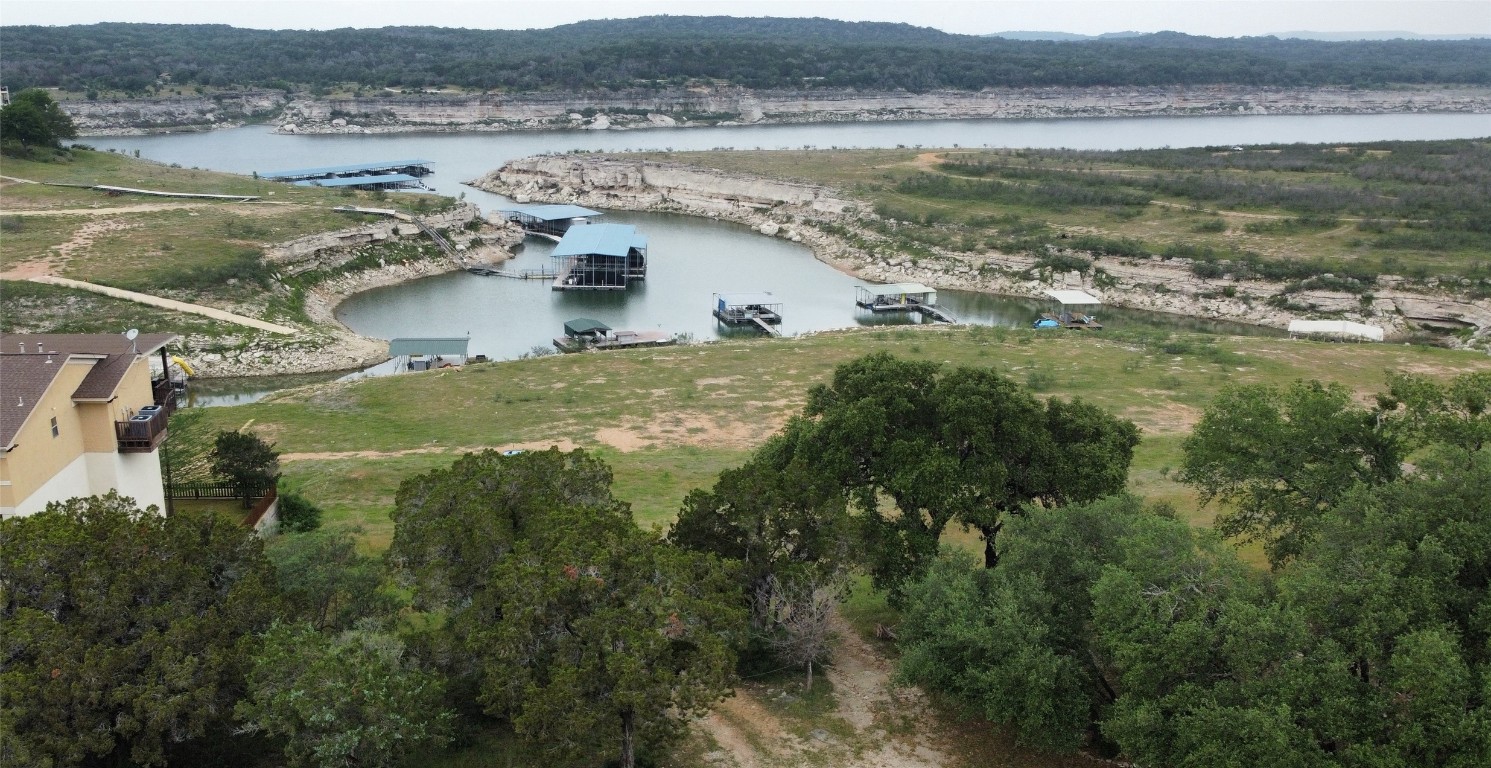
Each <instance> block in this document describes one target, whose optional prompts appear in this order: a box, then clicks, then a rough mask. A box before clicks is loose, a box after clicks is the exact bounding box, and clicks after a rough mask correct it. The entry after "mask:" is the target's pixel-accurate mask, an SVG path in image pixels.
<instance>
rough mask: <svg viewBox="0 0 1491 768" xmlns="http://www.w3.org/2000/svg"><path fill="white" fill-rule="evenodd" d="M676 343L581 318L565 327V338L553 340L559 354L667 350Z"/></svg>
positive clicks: (658, 334)
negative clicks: (663, 348)
mask: <svg viewBox="0 0 1491 768" xmlns="http://www.w3.org/2000/svg"><path fill="white" fill-rule="evenodd" d="M675 343H677V342H676V340H675V339H674V338H673V337H672V336H669V335H668V334H667V333H664V332H663V331H617V330H612V328H611V327H610V326H608V325H606V324H605V323H603V322H601V321H599V320H592V319H590V318H588V317H580V318H576V319H574V320H570V321H569V322H567V323H565V324H564V335H563V336H557V337H555V338H554V346H555V347H556V348H558V349H559V351H560V352H588V351H591V350H596V351H600V350H607V349H636V348H638V347H666V346H670V345H672V344H675Z"/></svg>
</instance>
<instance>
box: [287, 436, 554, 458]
mask: <svg viewBox="0 0 1491 768" xmlns="http://www.w3.org/2000/svg"><path fill="white" fill-rule="evenodd" d="M578 447H579V446H577V445H575V444H574V443H572V442H570V441H568V440H558V441H554V442H547V443H506V444H504V445H464V446H457V445H427V446H424V447H422V448H405V449H403V450H398V451H311V452H305V453H282V454H280V461H335V460H337V459H387V458H392V457H394V456H410V455H415V454H421V453H477V452H480V451H485V450H495V451H547V450H548V449H550V448H558V449H559V450H561V451H566V452H568V451H573V450H575V449H576V448H578Z"/></svg>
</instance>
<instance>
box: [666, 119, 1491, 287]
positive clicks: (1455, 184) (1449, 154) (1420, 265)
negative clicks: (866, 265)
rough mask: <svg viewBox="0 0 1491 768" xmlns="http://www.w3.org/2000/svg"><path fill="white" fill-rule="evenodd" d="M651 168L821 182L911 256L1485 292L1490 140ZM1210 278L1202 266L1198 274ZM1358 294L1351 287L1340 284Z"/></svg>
mask: <svg viewBox="0 0 1491 768" xmlns="http://www.w3.org/2000/svg"><path fill="white" fill-rule="evenodd" d="M648 157H649V158H650V159H655V160H659V161H665V162H681V163H687V164H694V165H700V166H704V167H709V168H719V169H723V170H729V171H738V172H743V173H751V174H757V175H764V176H773V177H785V178H793V179H798V180H801V181H806V182H810V183H817V184H827V185H831V186H835V187H837V188H840V189H843V190H845V191H846V192H848V193H850V194H852V195H854V196H856V197H859V198H861V199H867V200H869V201H871V202H872V203H873V204H874V207H875V210H876V211H877V212H878V213H880V214H881V215H882V216H883V217H887V218H893V219H896V220H897V221H898V222H900V223H899V224H898V226H897V228H896V231H895V237H896V239H897V240H898V241H901V242H900V245H901V246H902V247H903V248H904V249H905V250H907V251H908V252H912V253H914V252H915V251H916V249H917V246H918V245H920V246H923V247H925V246H937V247H940V248H943V249H945V250H949V251H952V252H965V253H970V254H974V253H978V252H981V251H983V250H988V249H994V250H1002V251H1005V252H1030V253H1035V254H1040V253H1043V252H1044V251H1045V246H1046V245H1047V244H1051V245H1055V246H1058V247H1076V248H1078V249H1079V250H1080V249H1082V248H1081V246H1079V245H1074V242H1073V238H1084V237H1085V238H1090V239H1091V241H1092V242H1093V243H1094V244H1096V245H1097V246H1098V248H1099V249H1106V250H1109V251H1111V252H1113V253H1114V254H1115V255H1119V254H1121V253H1122V252H1124V251H1131V252H1133V253H1138V254H1158V255H1165V256H1182V257H1186V258H1194V259H1197V260H1199V261H1204V262H1218V261H1223V260H1226V261H1231V262H1234V263H1237V264H1248V265H1249V268H1250V269H1251V271H1252V272H1254V273H1258V274H1260V275H1261V276H1266V277H1270V278H1276V279H1281V280H1305V279H1310V278H1312V277H1315V278H1318V277H1320V276H1322V275H1325V274H1331V275H1332V279H1334V278H1338V277H1340V276H1341V274H1340V273H1344V274H1346V275H1350V276H1353V277H1358V278H1360V282H1361V283H1362V285H1360V286H1356V288H1357V290H1359V291H1364V290H1366V289H1367V288H1369V287H1370V285H1371V283H1372V281H1373V279H1375V276H1376V275H1379V274H1396V275H1400V276H1406V277H1408V278H1409V279H1410V280H1414V281H1421V282H1422V281H1427V280H1429V279H1430V278H1434V277H1445V276H1454V277H1456V278H1466V279H1470V280H1472V281H1473V283H1474V286H1473V287H1472V289H1471V290H1472V292H1473V293H1476V294H1477V295H1488V294H1491V264H1488V263H1487V259H1486V256H1487V254H1488V253H1491V231H1488V230H1487V228H1486V226H1485V222H1486V221H1488V220H1491V201H1488V200H1487V198H1486V197H1485V194H1484V185H1485V183H1486V179H1487V178H1491V144H1488V143H1487V142H1485V141H1473V140H1471V141H1446V142H1379V143H1374V144H1362V145H1350V146H1336V145H1330V146H1325V145H1280V146H1270V147H1250V148H1248V149H1246V150H1244V151H1240V152H1239V151H1232V150H1231V149H1230V148H1210V149H1208V148H1197V149H1185V150H1168V149H1166V150H1146V151H1125V152H1096V151H1082V152H1079V151H1062V150H975V149H937V150H923V149H921V148H914V149H910V148H902V149H896V150H889V149H877V150H794V151H769V152H762V151H757V152H680V153H667V154H663V153H654V154H651V155H648ZM1198 269H1200V268H1198ZM1333 287H1343V288H1347V289H1350V288H1351V286H1349V285H1347V284H1344V283H1343V284H1340V285H1339V286H1333Z"/></svg>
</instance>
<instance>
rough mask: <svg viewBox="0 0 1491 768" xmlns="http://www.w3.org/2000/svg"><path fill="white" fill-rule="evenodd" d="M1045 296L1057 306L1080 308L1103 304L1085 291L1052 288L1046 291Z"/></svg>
mask: <svg viewBox="0 0 1491 768" xmlns="http://www.w3.org/2000/svg"><path fill="white" fill-rule="evenodd" d="M1046 295H1047V296H1049V297H1051V298H1053V299H1055V300H1056V302H1057V303H1058V304H1061V305H1062V306H1067V305H1077V306H1080V305H1084V304H1085V305H1100V304H1102V303H1103V300H1102V299H1099V298H1098V297H1096V296H1094V295H1092V294H1090V293H1088V292H1087V291H1074V290H1062V289H1055V288H1053V289H1049V290H1047V291H1046Z"/></svg>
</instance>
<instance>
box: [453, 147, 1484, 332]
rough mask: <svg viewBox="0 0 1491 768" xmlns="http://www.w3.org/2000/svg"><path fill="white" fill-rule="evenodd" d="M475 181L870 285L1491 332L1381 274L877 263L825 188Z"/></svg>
mask: <svg viewBox="0 0 1491 768" xmlns="http://www.w3.org/2000/svg"><path fill="white" fill-rule="evenodd" d="M469 184H471V185H472V186H475V187H477V188H479V189H484V190H487V191H489V192H496V193H499V194H503V195H507V196H509V197H512V198H513V199H515V200H518V201H519V202H528V201H546V202H563V203H575V204H578V205H584V206H587V207H594V208H601V209H605V208H613V209H624V210H638V211H661V212H670V213H682V214H686V215H693V216H704V217H709V218H719V219H726V220H730V221H735V222H739V223H743V224H746V225H749V226H751V227H753V228H755V229H756V230H757V231H759V232H761V233H762V234H766V235H771V236H775V237H782V238H786V239H789V240H793V241H795V242H801V243H805V244H806V245H808V246H809V247H811V248H812V249H813V252H814V254H815V255H816V256H817V258H819V259H820V260H822V261H824V262H826V263H828V264H831V265H833V266H834V267H836V268H838V269H840V270H841V271H844V272H847V273H849V274H852V275H855V276H856V277H860V278H863V279H865V280H867V281H873V282H885V283H892V282H920V283H925V284H927V285H930V286H932V287H935V288H951V289H959V290H968V291H979V292H984V293H993V294H1004V295H1012V296H1024V297H1037V298H1039V297H1041V296H1042V291H1044V290H1045V289H1047V288H1081V289H1084V290H1087V291H1089V292H1091V293H1093V294H1095V295H1097V296H1099V297H1101V298H1102V299H1103V300H1104V302H1105V303H1108V304H1112V305H1116V306H1122V307H1130V308H1134V309H1144V310H1150V311H1156V312H1166V313H1171V314H1179V315H1186V316H1191V317H1200V318H1208V319H1215V320H1229V321H1235V322H1241V323H1248V324H1252V325H1261V326H1269V327H1276V328H1285V327H1287V326H1288V324H1289V321H1291V320H1294V319H1317V318H1321V317H1328V318H1330V319H1344V320H1354V321H1357V322H1364V323H1370V324H1373V325H1376V326H1378V327H1381V328H1384V329H1385V330H1386V331H1387V332H1388V333H1389V334H1402V333H1406V332H1409V331H1412V330H1414V329H1416V328H1418V327H1422V326H1433V327H1439V328H1446V327H1450V328H1453V327H1464V328H1473V329H1475V336H1474V338H1473V340H1472V341H1473V342H1474V343H1477V344H1479V343H1484V342H1485V341H1486V340H1487V335H1488V334H1491V301H1488V300H1486V299H1474V300H1473V299H1468V298H1465V297H1462V296H1457V295H1456V294H1455V293H1454V292H1453V291H1451V290H1444V289H1436V288H1435V287H1433V286H1431V287H1429V288H1428V290H1423V289H1420V287H1419V286H1409V285H1408V284H1407V281H1406V280H1404V279H1403V278H1398V277H1394V276H1390V275H1384V276H1382V277H1381V278H1379V281H1378V287H1377V288H1376V289H1375V290H1374V291H1373V292H1372V294H1371V295H1370V297H1369V298H1364V296H1362V295H1358V294H1353V293H1347V292H1340V291H1324V290H1305V291H1296V292H1293V293H1290V294H1289V296H1290V298H1291V301H1292V302H1293V303H1295V304H1297V305H1299V306H1302V307H1306V308H1307V309H1304V310H1300V309H1285V308H1279V307H1275V306H1271V305H1269V304H1268V303H1267V300H1268V299H1269V298H1270V297H1274V296H1278V295H1280V294H1281V293H1282V292H1283V291H1284V288H1285V286H1284V284H1283V283H1275V282H1270V281H1264V280H1238V279H1233V278H1231V277H1230V276H1226V275H1224V276H1223V277H1221V278H1217V279H1204V278H1201V277H1198V276H1196V275H1195V274H1194V273H1193V272H1192V271H1191V260H1189V259H1183V258H1170V259H1166V258H1162V257H1159V256H1152V257H1149V258H1147V259H1125V258H1115V257H1103V258H1100V259H1098V258H1094V259H1093V266H1094V268H1093V269H1090V270H1087V271H1083V272H1079V271H1075V270H1073V271H1070V272H1057V273H1051V272H1050V271H1049V270H1047V271H1041V270H1038V269H1036V262H1037V259H1036V257H1034V256H1030V255H1025V254H1006V253H1000V252H996V251H985V252H981V253H977V254H973V255H969V254H964V253H956V254H955V253H951V252H948V251H945V250H941V249H933V251H934V255H933V257H932V258H921V259H912V258H908V257H897V256H882V255H876V254H872V253H868V252H867V250H866V249H864V248H861V247H857V246H856V245H855V244H853V243H852V242H851V241H850V239H849V238H848V237H845V236H843V235H841V234H839V232H843V231H848V232H851V233H852V234H853V235H854V237H855V238H856V239H858V240H859V241H860V242H876V241H883V238H882V237H881V236H880V235H878V234H877V233H875V232H872V231H869V230H867V229H864V228H862V227H860V226H859V225H858V222H860V221H863V220H866V219H878V218H879V217H878V216H876V214H874V213H872V212H871V211H870V206H869V204H868V203H866V202H864V201H857V200H854V199H852V198H850V197H848V196H846V195H844V194H842V193H840V192H838V191H836V190H833V189H829V188H826V187H820V186H814V185H811V184H804V183H798V182H787V181H781V180H775V179H764V178H760V177H754V176H746V175H741V174H734V173H727V172H723V171H715V170H710V169H703V168H698V167H693V166H685V165H680V164H675V163H662V162H655V161H650V160H641V159H637V158H628V157H618V156H605V155H546V156H539V157H530V158H523V159H520V160H515V161H513V162H510V163H508V164H507V165H505V166H503V167H502V168H500V169H498V170H496V171H493V172H492V173H490V174H488V175H487V176H485V177H483V178H481V179H478V180H475V181H472V182H469ZM876 250H877V251H881V252H883V251H884V250H887V249H876ZM1086 256H1088V257H1091V254H1086ZM1032 273H1034V275H1033V276H1032Z"/></svg>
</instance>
